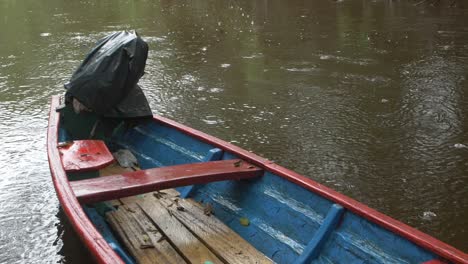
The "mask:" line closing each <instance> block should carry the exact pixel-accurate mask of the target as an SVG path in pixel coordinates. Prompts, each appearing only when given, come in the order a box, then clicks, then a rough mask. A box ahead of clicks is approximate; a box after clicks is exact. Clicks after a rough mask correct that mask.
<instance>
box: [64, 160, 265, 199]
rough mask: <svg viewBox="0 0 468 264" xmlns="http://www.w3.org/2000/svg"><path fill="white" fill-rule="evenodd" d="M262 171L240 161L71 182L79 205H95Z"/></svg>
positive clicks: (243, 176)
mask: <svg viewBox="0 0 468 264" xmlns="http://www.w3.org/2000/svg"><path fill="white" fill-rule="evenodd" d="M262 173H263V170H262V169H260V168H258V167H255V166H253V165H251V164H249V163H247V162H245V161H241V160H221V161H210V162H203V163H193V164H184V165H177V166H168V167H161V168H154V169H148V170H139V171H133V172H124V173H122V174H117V175H111V176H106V177H98V178H93V179H86V180H80V181H73V182H70V185H71V187H72V189H73V191H74V193H75V196H76V197H77V199H78V200H79V201H80V202H81V203H94V202H100V201H107V200H112V199H117V198H121V197H126V196H131V195H137V194H142V193H147V192H151V191H157V190H162V189H167V188H175V187H180V186H187V185H193V184H204V183H209V182H215V181H224V180H240V179H247V178H254V177H258V176H260V175H261V174H262Z"/></svg>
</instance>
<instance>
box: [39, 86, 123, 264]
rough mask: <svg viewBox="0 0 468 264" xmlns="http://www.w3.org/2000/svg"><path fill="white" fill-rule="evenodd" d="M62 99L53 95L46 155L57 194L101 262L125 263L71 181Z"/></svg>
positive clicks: (78, 232)
mask: <svg viewBox="0 0 468 264" xmlns="http://www.w3.org/2000/svg"><path fill="white" fill-rule="evenodd" d="M59 101H60V97H59V96H58V95H55V96H52V100H51V104H50V112H49V125H48V128H47V155H48V158H49V168H50V172H51V176H52V181H53V184H54V188H55V191H56V193H57V197H58V199H59V202H60V204H61V206H62V208H63V210H64V212H65V214H66V215H67V217H68V220H69V221H70V222H71V225H72V226H73V229H74V230H75V232H77V235H78V236H79V237H80V239H81V240H82V241H83V242H84V243H85V245H86V247H87V248H88V249H89V250H90V251H91V254H92V255H93V257H94V259H95V260H96V261H97V262H98V263H116V264H118V263H121V264H123V263H124V262H123V261H122V259H121V258H120V257H119V256H118V255H117V253H115V252H114V250H113V249H112V248H111V247H110V246H109V244H108V243H107V242H106V241H105V239H104V238H103V237H102V235H101V234H100V233H99V232H98V231H97V229H96V228H95V227H94V225H93V224H92V223H91V221H90V220H89V219H88V217H87V216H86V214H85V212H84V210H83V208H82V206H81V204H80V203H79V202H78V200H77V199H76V197H75V194H74V192H73V190H72V188H71V186H70V183H69V181H68V177H67V174H66V172H65V169H64V167H63V165H62V161H61V159H60V153H59V149H58V140H57V139H58V127H59V122H60V115H59V113H57V112H56V111H55V109H56V107H57V106H58V105H59V104H60V102H59Z"/></svg>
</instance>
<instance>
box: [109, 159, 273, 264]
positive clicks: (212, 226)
mask: <svg viewBox="0 0 468 264" xmlns="http://www.w3.org/2000/svg"><path fill="white" fill-rule="evenodd" d="M129 170H131V169H125V168H122V167H120V166H118V165H114V166H112V165H111V166H110V167H108V168H107V170H106V169H104V170H101V176H108V175H113V174H119V173H122V172H125V171H129ZM179 195H180V194H179V192H178V191H176V190H175V189H165V190H161V191H157V192H154V193H147V194H142V195H137V196H130V197H126V198H121V199H118V200H113V201H112V204H113V205H118V208H119V210H118V211H120V212H119V213H111V217H109V218H108V219H110V221H111V224H112V226H113V227H114V226H115V225H116V224H115V223H114V222H115V221H116V220H115V218H116V217H117V218H119V219H121V220H120V221H124V222H125V221H128V222H132V223H130V224H122V223H119V224H118V225H119V226H118V227H117V228H116V229H117V230H116V231H117V232H118V233H119V236H120V237H121V238H122V239H123V240H124V241H125V245H126V246H127V247H128V248H129V249H130V251H131V253H132V255H133V256H134V257H135V258H136V259H137V260H138V262H139V263H145V264H146V263H187V261H188V262H189V263H206V261H211V262H212V263H232V264H244V263H245V264H253V263H259V264H260V263H261V264H263V263H273V262H272V261H271V260H270V259H269V258H267V257H266V256H265V255H263V254H262V253H261V252H259V251H258V250H257V249H255V248H254V247H253V246H252V245H250V244H249V243H248V242H247V241H245V240H244V239H243V238H242V237H240V236H239V235H238V234H237V233H236V232H234V231H233V230H232V229H230V228H229V227H228V226H226V225H225V224H224V223H222V222H221V221H220V220H219V219H217V218H216V217H215V216H213V215H209V214H208V215H207V214H205V212H204V209H205V208H204V207H203V206H202V205H200V204H199V203H197V202H195V201H193V200H192V199H181V198H180V197H179ZM177 208H179V209H177ZM123 214H124V215H125V216H122V215H123ZM114 215H116V216H114ZM125 217H126V218H125ZM122 218H125V219H124V220H122ZM122 225H124V226H126V225H129V226H128V227H127V226H126V227H125V231H126V232H127V233H128V232H132V233H133V234H127V233H125V231H123V229H122V228H121V227H120V226H122ZM118 228H120V230H119V229H118ZM161 231H162V232H161ZM135 236H140V238H137V237H135ZM166 236H167V237H166ZM148 240H149V242H150V243H152V245H157V246H158V248H150V247H148V248H144V247H147V246H148V245H147V244H148ZM162 241H164V242H165V243H161V242H162ZM141 245H143V249H142V248H141ZM161 256H163V257H161ZM184 258H185V259H184ZM155 259H157V260H158V262H155ZM152 261H153V262H152ZM207 263H209V262H207Z"/></svg>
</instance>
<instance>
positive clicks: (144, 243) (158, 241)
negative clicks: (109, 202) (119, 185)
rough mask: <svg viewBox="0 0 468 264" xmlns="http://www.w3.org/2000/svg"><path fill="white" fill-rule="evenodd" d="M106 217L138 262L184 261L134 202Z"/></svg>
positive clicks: (167, 263) (166, 263)
mask: <svg viewBox="0 0 468 264" xmlns="http://www.w3.org/2000/svg"><path fill="white" fill-rule="evenodd" d="M107 219H108V220H109V222H110V223H111V226H112V227H113V228H114V230H116V231H117V233H118V234H119V236H120V237H121V239H122V240H123V241H124V244H125V245H126V246H127V248H128V249H129V251H130V253H131V254H132V255H133V257H134V258H135V259H137V261H138V263H143V264H146V263H158V264H159V263H163V264H169V263H186V261H185V260H184V259H183V258H182V257H181V256H180V255H179V254H178V253H177V251H176V250H175V249H174V248H173V247H172V246H171V245H170V244H169V243H168V242H167V241H166V239H165V238H164V236H163V235H162V233H161V232H159V230H158V229H157V228H156V227H155V226H154V224H153V223H152V222H151V220H150V219H148V217H147V216H146V215H145V214H144V213H143V211H142V210H141V208H140V207H139V206H137V205H136V204H125V205H124V206H122V207H121V208H120V209H119V210H116V211H111V212H109V213H108V214H107Z"/></svg>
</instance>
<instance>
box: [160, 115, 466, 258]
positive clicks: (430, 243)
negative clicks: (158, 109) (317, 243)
mask: <svg viewBox="0 0 468 264" xmlns="http://www.w3.org/2000/svg"><path fill="white" fill-rule="evenodd" d="M153 119H154V120H155V121H156V122H158V123H160V124H163V125H166V126H168V127H172V128H175V129H177V130H179V131H181V132H183V133H185V134H187V135H190V136H193V137H194V138H197V139H199V140H201V141H204V142H206V143H209V144H211V145H213V146H216V147H218V148H220V149H223V150H224V151H227V152H231V153H233V154H235V155H237V156H238V157H240V158H241V159H243V160H246V161H248V162H250V163H252V164H254V165H256V166H258V167H260V168H262V169H264V170H265V171H270V172H272V173H274V174H276V175H278V176H280V177H283V178H285V179H287V180H288V181H291V182H293V183H295V184H297V185H300V186H302V187H304V188H306V189H308V190H310V191H312V192H314V193H316V194H318V195H320V196H323V197H325V198H327V199H329V200H331V201H333V202H335V203H337V204H339V205H341V206H343V207H345V208H346V209H348V210H350V211H351V212H353V213H355V214H357V215H360V216H362V217H363V218H365V219H367V220H369V221H371V222H373V223H376V224H378V225H380V226H382V227H383V228H386V229H387V230H389V231H391V232H394V233H396V234H398V235H400V236H402V237H404V238H406V239H408V240H409V241H411V242H413V243H415V244H416V245H419V246H421V247H423V248H425V249H427V250H429V251H431V252H434V253H435V254H437V255H439V256H440V257H442V258H444V259H446V260H448V261H451V262H454V263H464V264H468V254H466V253H464V252H462V251H460V250H458V249H456V248H454V247H452V246H450V245H448V244H446V243H444V242H442V241H440V240H437V239H435V238H434V237H432V236H429V235H428V234H425V233H423V232H421V231H419V230H417V229H415V228H413V227H410V226H408V225H406V224H404V223H402V222H400V221H397V220H395V219H393V218H391V217H389V216H387V215H385V214H382V213H380V212H378V211H376V210H374V209H372V208H369V207H368V206H366V205H364V204H362V203H360V202H358V201H356V200H354V199H351V198H350V197H348V196H345V195H343V194H341V193H338V192H337V191H335V190H332V189H330V188H328V187H326V186H325V185H322V184H320V183H318V182H315V181H313V180H312V179H310V178H307V177H305V176H303V175H300V174H298V173H296V172H294V171H291V170H289V169H286V168H284V167H281V166H279V165H277V164H275V163H274V162H272V161H269V160H267V159H264V158H262V157H260V156H257V155H255V154H253V153H250V152H248V151H246V150H244V149H242V148H240V147H237V146H234V145H232V144H230V143H228V142H226V141H223V140H221V139H218V138H215V137H213V136H210V135H208V134H206V133H203V132H200V131H198V130H195V129H193V128H190V127H187V126H185V125H182V124H179V123H177V122H175V121H172V120H170V119H167V118H164V117H161V116H156V115H155V116H153Z"/></svg>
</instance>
